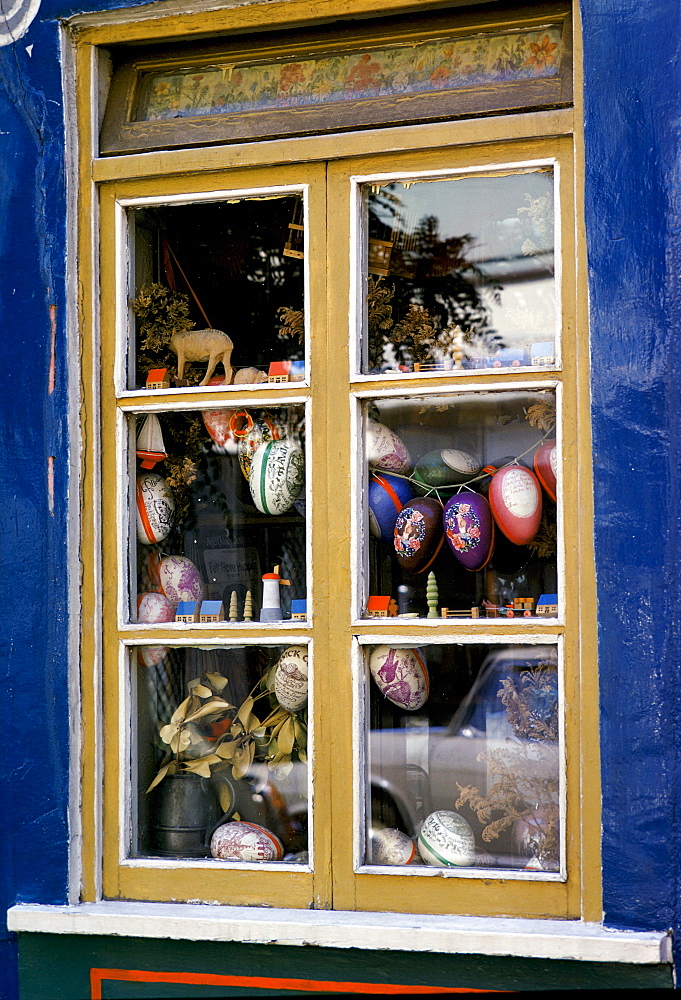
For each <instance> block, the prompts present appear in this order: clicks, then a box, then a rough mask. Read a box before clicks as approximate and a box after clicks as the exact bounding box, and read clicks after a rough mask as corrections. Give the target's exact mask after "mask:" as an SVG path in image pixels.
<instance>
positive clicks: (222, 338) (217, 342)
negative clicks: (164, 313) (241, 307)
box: [170, 330, 234, 385]
mask: <svg viewBox="0 0 681 1000" xmlns="http://www.w3.org/2000/svg"><path fill="white" fill-rule="evenodd" d="M233 347H234V344H233V343H232V340H231V337H228V336H227V334H226V333H223V332H222V330H182V331H180V332H179V333H174V334H173V335H172V337H171V338H170V349H171V350H172V351H173V353H174V354H176V355H177V377H178V379H181V378H182V375H183V373H184V363H185V361H207V362H208V368H207V369H206V374H205V376H204V378H203V379H202V381H201V383H200V385H208V383H209V381H210V378H211V375H212V374H213V372H214V371H215V369H216V367H217V364H218V362H219V361H222V364H223V365H224V368H225V377H224V379H223V384H224V385H228V384H229V382H230V380H231V377H232V367H231V359H232V349H233Z"/></svg>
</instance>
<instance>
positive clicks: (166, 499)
mask: <svg viewBox="0 0 681 1000" xmlns="http://www.w3.org/2000/svg"><path fill="white" fill-rule="evenodd" d="M136 493H137V537H138V539H139V540H140V542H142V544H143V545H155V544H156V543H157V542H162V541H163V540H164V539H165V538H167V537H168V535H169V534H170V530H171V528H172V526H173V521H174V519H175V497H174V496H173V491H172V490H171V489H170V487H169V486H168V484H167V483H166V481H165V479H164V478H163V476H159V475H158V473H156V472H142V473H140V475H139V476H138V477H137V487H136Z"/></svg>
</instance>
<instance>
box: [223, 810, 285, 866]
mask: <svg viewBox="0 0 681 1000" xmlns="http://www.w3.org/2000/svg"><path fill="white" fill-rule="evenodd" d="M210 853H211V854H212V855H213V857H214V858H217V859H218V861H281V859H282V858H283V856H284V846H283V844H282V842H281V841H280V840H279V837H277V836H275V835H274V834H273V833H272V832H271V830H267V829H266V828H265V827H264V826H259V825H258V824H257V823H245V822H242V821H241V820H239V821H237V820H234V821H232V822H231V823H223V824H222V826H219V827H218V828H217V830H216V831H215V833H214V834H213V836H212V837H211V839H210Z"/></svg>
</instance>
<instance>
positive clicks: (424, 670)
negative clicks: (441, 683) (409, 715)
mask: <svg viewBox="0 0 681 1000" xmlns="http://www.w3.org/2000/svg"><path fill="white" fill-rule="evenodd" d="M369 670H370V671H371V676H372V677H373V679H374V680H375V681H376V685H377V687H378V689H379V691H380V692H381V694H383V695H385V697H386V698H387V699H388V701H391V702H392V703H393V705H397V706H398V708H406V709H408V710H409V711H410V712H415V711H416V710H417V709H419V708H421V707H422V706H423V705H425V703H426V701H427V700H428V692H429V690H430V679H429V677H428V667H427V666H426V661H425V660H424V658H423V656H422V654H421V651H420V650H418V649H402V648H396V647H394V646H375V647H374V649H373V650H372V653H371V656H370V657H369Z"/></svg>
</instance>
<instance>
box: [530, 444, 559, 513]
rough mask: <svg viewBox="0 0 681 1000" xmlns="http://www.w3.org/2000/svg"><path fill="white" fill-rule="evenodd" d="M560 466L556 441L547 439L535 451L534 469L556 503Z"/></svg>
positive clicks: (548, 494) (547, 492)
mask: <svg viewBox="0 0 681 1000" xmlns="http://www.w3.org/2000/svg"><path fill="white" fill-rule="evenodd" d="M557 468H558V452H557V451H556V442H555V440H554V441H546V442H545V443H544V444H543V445H541V446H540V447H539V448H537V450H536V452H535V453H534V471H535V473H536V476H537V479H538V480H539V482H540V483H541V484H542V486H543V487H544V489H545V490H546V494H547V496H549V497H550V498H551V499H552V500H553V501H554V503H555V500H556V471H557Z"/></svg>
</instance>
